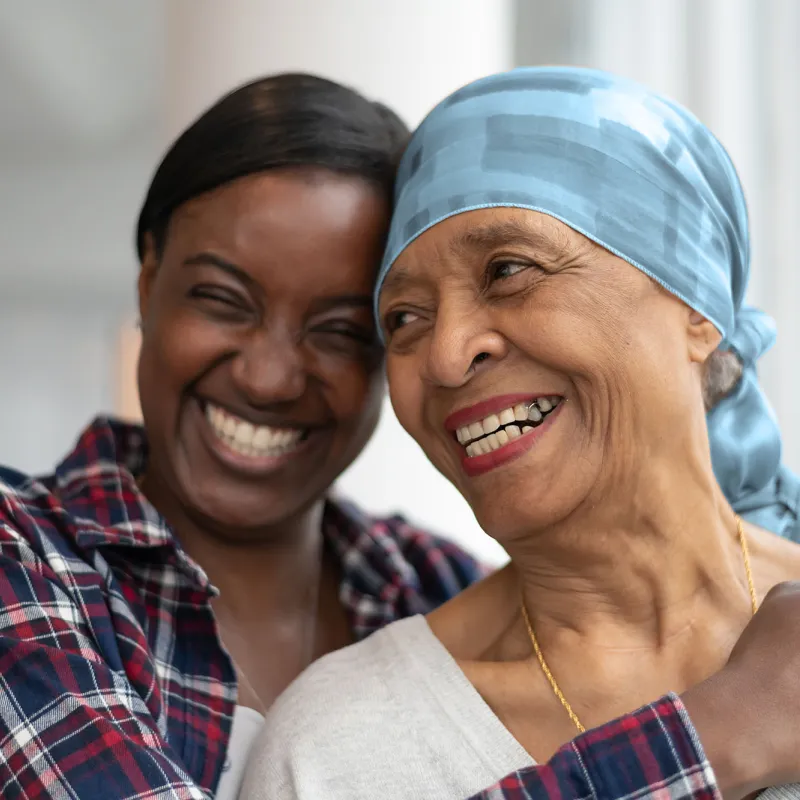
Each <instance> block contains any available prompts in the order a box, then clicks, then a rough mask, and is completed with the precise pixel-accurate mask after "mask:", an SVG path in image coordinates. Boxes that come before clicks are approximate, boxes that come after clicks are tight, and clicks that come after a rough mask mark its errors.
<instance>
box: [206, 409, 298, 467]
mask: <svg viewBox="0 0 800 800" xmlns="http://www.w3.org/2000/svg"><path fill="white" fill-rule="evenodd" d="M203 411H204V414H205V417H206V420H208V423H209V427H210V428H211V431H212V433H213V434H214V436H216V438H217V439H219V441H220V442H222V444H224V445H225V447H227V448H229V449H230V450H233V452H234V453H237V454H238V455H240V456H245V457H246V458H251V459H253V460H254V461H262V460H264V459H270V458H277V457H279V456H283V455H287V454H289V453H291V452H292V451H294V450H296V449H297V448H299V447H300V445H301V444H303V442H305V441H306V439H308V436H309V434H310V429H308V428H294V427H285V428H284V427H277V428H276V427H272V426H270V425H253V423H251V422H248V421H247V420H245V419H242V418H241V417H237V416H236V415H234V414H231V413H230V412H229V411H226V410H225V409H223V408H220V407H219V406H216V405H214V404H213V403H210V402H208V401H205V402H204V403H203Z"/></svg>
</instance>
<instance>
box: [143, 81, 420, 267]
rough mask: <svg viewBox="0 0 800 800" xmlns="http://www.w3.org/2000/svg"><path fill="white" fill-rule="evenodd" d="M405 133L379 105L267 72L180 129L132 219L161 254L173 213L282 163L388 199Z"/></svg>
mask: <svg viewBox="0 0 800 800" xmlns="http://www.w3.org/2000/svg"><path fill="white" fill-rule="evenodd" d="M408 136H409V131H408V128H407V127H406V125H405V124H404V123H403V122H402V120H401V119H400V118H399V117H398V116H397V115H396V114H395V113H394V112H393V111H390V110H389V109H388V108H386V106H383V105H381V104H380V103H376V102H372V101H370V100H367V99H366V98H365V97H362V96H361V95H360V94H358V93H357V92H355V91H353V90H352V89H348V88H347V87H345V86H341V85H339V84H338V83H334V82H333V81H329V80H325V79H324V78H318V77H315V76H314V75H303V74H284V75H272V76H269V77H266V78H261V79H259V80H256V81H253V82H252V83H248V84H246V85H244V86H241V87H240V88H238V89H236V90H235V91H233V92H231V93H230V94H228V95H226V96H225V97H223V98H222V99H221V100H219V101H218V102H217V103H215V104H214V105H213V106H212V107H211V108H209V109H208V110H207V111H206V112H205V113H204V114H203V115H202V116H201V117H200V118H199V119H197V120H196V121H195V122H194V123H193V124H192V125H191V126H190V127H189V128H188V129H187V130H185V131H184V132H183V133H182V134H181V135H180V136H179V137H178V139H177V140H176V141H175V143H174V144H173V145H172V147H170V149H169V150H168V151H167V154H166V155H165V156H164V158H163V160H162V161H161V164H160V165H159V167H158V169H157V170H156V174H155V176H154V177H153V181H152V183H151V184H150V188H149V189H148V192H147V197H146V198H145V201H144V205H143V206H142V210H141V212H140V214H139V222H138V225H137V229H136V249H137V251H138V254H139V258H140V259H141V258H142V257H143V255H144V241H145V234H146V233H148V232H149V233H151V234H152V235H153V238H154V239H155V246H156V250H157V252H158V253H159V254H161V252H162V251H163V247H164V243H165V239H166V234H167V228H168V226H169V220H170V217H171V216H172V214H173V212H174V211H175V209H176V208H178V207H179V206H181V205H183V204H184V203H185V202H187V201H188V200H191V199H192V198H194V197H197V196H198V195H201V194H203V193H205V192H208V191H211V190H212V189H216V188H217V187H218V186H222V185H223V184H226V183H229V182H231V181H233V180H236V179H237V178H242V177H244V176H246V175H251V174H253V173H256V172H262V171H264V170H269V169H274V168H276V167H287V166H308V167H323V168H325V169H329V170H332V171H334V172H339V173H344V174H351V175H357V176H360V177H363V178H365V179H367V180H369V181H371V182H373V183H374V184H376V185H377V186H378V187H379V188H380V189H381V190H383V191H384V192H385V193H386V195H387V197H388V198H389V200H390V201H391V196H392V191H393V187H394V179H395V173H396V171H397V165H398V161H399V159H400V155H401V154H402V151H403V149H404V148H405V145H406V143H407V141H408Z"/></svg>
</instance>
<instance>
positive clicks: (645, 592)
mask: <svg viewBox="0 0 800 800" xmlns="http://www.w3.org/2000/svg"><path fill="white" fill-rule="evenodd" d="M380 314H381V321H382V325H383V327H384V330H385V332H386V334H387V336H388V346H387V371H388V375H389V384H390V392H391V397H392V402H393V405H394V408H395V411H396V413H397V416H398V419H399V420H400V422H401V423H402V425H403V426H404V427H405V429H406V430H407V431H408V432H409V433H410V434H411V435H412V436H413V437H414V439H416V441H417V442H418V443H419V444H420V446H421V447H422V448H423V450H424V451H425V453H426V454H427V455H428V457H429V458H430V459H431V461H432V462H433V463H434V464H435V465H436V467H437V468H438V469H439V470H440V471H441V472H442V473H443V474H444V475H445V476H446V477H447V478H448V479H449V480H451V481H452V482H453V483H454V484H455V485H456V487H457V488H458V489H459V490H460V491H461V493H462V494H463V495H464V497H465V498H466V499H467V501H468V502H469V504H470V506H471V507H472V509H473V510H474V512H475V514H476V516H477V518H478V520H479V521H480V523H481V524H482V526H483V527H484V529H485V530H486V531H487V532H488V533H489V534H490V535H491V536H493V537H494V538H495V539H496V540H497V541H499V542H500V543H501V544H502V545H503V546H504V547H505V548H506V549H507V551H508V553H509V555H510V556H511V564H510V565H509V566H508V567H506V568H505V569H503V570H501V571H500V572H499V573H496V574H495V575H493V576H491V577H490V578H488V579H487V580H486V581H484V582H482V583H481V584H479V585H477V586H475V587H472V588H471V589H468V590H467V591H466V592H464V593H463V594H462V595H461V596H460V597H458V598H456V599H454V600H453V601H451V602H450V603H448V604H446V605H445V606H444V607H442V608H441V609H439V610H437V611H435V612H434V613H432V614H431V615H430V617H429V621H430V624H431V627H432V629H433V630H434V633H436V635H437V636H438V637H439V638H440V639H441V640H442V642H443V643H444V644H445V646H446V647H447V648H448V649H449V650H450V652H451V653H452V654H453V656H454V657H455V658H456V660H457V661H458V662H459V664H460V666H461V667H462V669H463V670H464V672H465V673H466V675H467V677H468V678H469V679H470V680H471V682H472V683H473V685H474V686H475V688H476V689H477V690H478V692H479V693H480V694H481V695H482V696H483V698H484V699H485V700H486V702H487V703H488V704H489V705H490V707H491V708H492V709H493V710H494V711H495V712H496V713H497V714H498V716H499V717H500V719H501V720H502V721H503V722H504V724H505V725H506V726H507V727H508V728H509V729H510V730H511V732H512V733H513V734H514V735H515V736H516V738H517V739H518V740H519V741H520V742H521V743H522V745H523V746H524V747H526V749H527V750H528V751H529V752H530V753H531V755H532V756H533V757H534V758H535V759H536V760H538V761H544V760H546V759H547V758H549V757H550V756H551V755H552V753H554V752H555V750H556V749H558V747H559V746H561V745H562V744H564V743H565V742H567V741H569V740H570V739H571V738H573V736H574V735H575V733H576V729H575V728H574V727H573V725H572V723H571V722H570V720H569V718H568V717H567V715H566V712H565V711H564V709H563V708H562V707H561V705H560V704H559V702H558V700H557V699H556V698H555V696H554V694H553V692H552V690H551V688H550V686H549V685H548V684H547V682H546V680H545V678H544V675H543V673H542V670H541V669H540V666H539V664H538V661H537V660H536V659H535V657H534V656H533V655H532V647H531V642H530V639H529V637H528V634H527V631H526V629H525V626H524V623H523V621H522V616H521V613H520V603H521V600H523V599H524V602H525V604H526V607H527V608H528V610H529V613H530V616H531V619H532V621H533V625H534V629H535V630H536V632H537V636H538V638H539V641H540V644H541V646H542V649H543V651H544V654H545V658H546V660H547V662H548V664H549V666H550V668H551V669H552V671H553V673H554V674H555V676H556V679H557V680H558V683H559V684H560V686H561V688H562V690H563V691H564V694H565V695H566V696H567V699H568V700H569V701H570V703H571V705H572V706H573V708H574V710H575V712H576V713H577V714H578V717H579V718H580V719H581V721H582V722H583V724H584V725H585V726H586V727H587V728H590V727H593V726H596V725H599V724H601V723H603V722H606V721H608V720H610V719H613V718H615V717H617V716H619V715H621V714H623V713H626V712H628V711H631V710H633V709H636V708H638V707H639V706H641V705H643V704H644V703H647V702H650V701H651V700H652V699H653V698H655V697H658V696H660V695H662V694H664V693H666V692H668V691H678V692H681V691H684V690H686V689H689V687H693V686H697V685H698V684H701V683H702V682H703V681H705V680H706V679H707V678H709V676H711V675H713V674H715V673H717V672H718V671H719V670H720V669H721V668H722V667H723V666H724V665H725V664H726V663H727V661H728V658H729V656H730V654H731V651H732V649H733V647H734V644H735V643H736V641H737V639H738V637H739V636H740V635H741V634H742V631H743V630H744V628H745V626H746V625H747V623H748V621H749V620H750V618H751V609H750V602H749V599H748V590H747V583H746V579H745V569H744V564H743V558H742V553H741V549H740V546H739V542H738V538H737V534H736V520H735V516H734V514H733V512H732V510H731V509H730V507H729V506H728V504H727V502H726V500H725V498H724V497H723V495H722V493H721V492H720V490H719V488H718V486H717V483H716V481H715V479H714V475H713V471H712V468H711V462H710V455H709V448H708V440H707V432H706V427H705V409H704V404H703V375H704V364H705V361H706V359H707V358H708V357H709V355H710V354H711V353H712V352H713V351H714V350H715V348H716V347H717V345H718V344H719V342H720V338H721V337H720V334H719V332H718V331H717V330H716V329H715V328H714V327H713V325H712V324H711V323H709V322H708V321H707V320H705V319H703V318H702V317H701V316H700V315H699V314H697V313H696V312H694V311H692V310H691V309H689V308H688V307H687V306H686V305H684V304H683V303H682V302H680V301H679V300H677V299H676V298H674V297H673V296H672V295H670V294H669V293H668V292H666V291H665V290H663V289H662V288H661V287H659V286H657V285H656V284H655V283H654V282H652V281H651V280H650V279H649V278H647V277H646V276H645V275H644V274H643V273H641V272H639V271H638V270H636V269H635V268H633V267H632V266H630V265H629V264H627V263H626V262H624V261H623V260H621V259H619V258H617V257H616V256H614V255H612V254H611V253H609V252H607V251H605V250H604V249H603V248H601V247H599V246H597V245H595V244H594V243H592V242H591V241H589V240H588V239H586V238H585V237H583V236H581V235H580V234H578V233H576V232H574V231H572V230H571V229H570V228H569V227H568V226H566V225H564V224H562V223H560V222H559V221H557V220H555V219H553V218H551V217H548V216H546V215H544V214H539V213H536V212H532V211H526V210H520V209H510V208H509V209H485V210H479V211H473V212H467V213H463V214H459V215H457V216H455V217H451V218H449V219H447V220H444V221H443V222H441V223H439V224H437V225H435V226H434V227H432V228H431V229H429V230H428V231H426V232H425V233H423V234H422V235H421V236H420V237H419V238H418V239H416V240H415V241H414V242H412V243H411V244H410V245H409V246H408V247H407V248H406V250H405V251H404V252H403V253H402V254H401V256H400V258H399V259H398V261H397V263H396V265H395V266H394V267H393V269H392V271H391V272H390V274H389V276H388V277H387V280H386V283H385V285H384V289H383V291H382V294H381V298H380ZM519 393H521V394H529V395H530V397H531V398H533V397H536V396H541V395H546V396H551V395H555V396H558V397H560V398H561V399H562V400H561V404H560V406H559V410H558V413H557V415H555V414H554V415H553V418H552V420H551V421H550V423H549V424H548V426H547V428H546V429H545V428H544V427H543V428H542V429H541V431H540V433H539V434H538V435H537V436H536V438H535V443H534V444H533V445H532V446H531V447H530V448H528V449H527V450H524V451H523V452H521V454H520V455H519V456H518V457H517V458H516V459H514V460H510V461H507V462H505V463H503V464H502V465H500V466H497V467H496V468H494V469H491V470H489V471H487V472H483V473H482V474H478V475H472V474H470V471H469V469H467V468H465V464H464V460H465V453H464V448H463V447H462V446H461V445H460V444H459V443H458V442H457V441H456V438H455V435H454V433H453V432H452V430H448V429H447V428H446V426H445V421H446V420H447V418H448V417H449V416H450V415H451V414H452V413H453V412H456V411H459V410H462V409H465V408H469V407H470V406H472V405H474V404H475V403H478V402H481V401H485V400H488V399H490V398H492V397H496V396H498V395H505V394H519ZM747 536H748V540H749V542H750V548H751V558H752V567H753V575H754V579H755V584H756V587H757V591H758V594H759V597H761V598H763V597H764V595H765V594H766V593H767V592H768V590H769V589H770V588H771V587H773V586H774V585H776V584H778V583H780V582H782V581H786V580H790V579H792V578H795V577H797V576H800V547H798V546H796V545H794V544H791V543H788V542H785V541H783V540H780V539H778V538H777V537H775V536H773V535H771V534H768V533H766V532H765V531H762V530H759V529H756V528H754V527H752V526H747Z"/></svg>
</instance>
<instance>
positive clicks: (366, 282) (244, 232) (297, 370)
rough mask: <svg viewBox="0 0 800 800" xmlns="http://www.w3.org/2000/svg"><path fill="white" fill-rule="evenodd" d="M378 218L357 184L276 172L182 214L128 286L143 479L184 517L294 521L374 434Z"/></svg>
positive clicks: (372, 193)
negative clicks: (135, 294)
mask: <svg viewBox="0 0 800 800" xmlns="http://www.w3.org/2000/svg"><path fill="white" fill-rule="evenodd" d="M388 215H389V209H388V204H387V201H386V200H385V199H384V198H383V196H382V195H381V193H380V192H379V191H378V189H377V188H375V187H373V186H372V185H371V184H370V183H368V182H366V181H364V180H363V179H360V178H356V177H349V176H343V175H337V174H334V173H332V172H329V171H326V170H305V171H297V170H292V171H289V170H273V171H269V172H265V173H260V174H257V175H253V176H249V177H246V178H242V179H239V180H236V181H234V182H232V183H230V184H227V185H225V186H222V187H220V188H218V189H216V190H214V191H212V192H209V193H207V194H206V195H203V196H201V197H199V198H196V199H194V200H191V201H189V202H187V203H186V204H185V205H183V206H181V207H180V208H178V209H177V210H176V211H175V213H174V214H173V216H172V219H171V220H170V224H169V229H168V231H167V236H166V242H165V245H164V248H163V253H162V254H161V256H160V257H158V254H157V253H156V252H155V250H154V247H153V245H152V243H150V244H149V245H148V251H147V253H146V255H145V258H144V259H143V263H142V270H141V275H140V280H139V290H140V305H141V317H142V325H143V342H142V351H141V356H140V361H139V389H140V395H141V405H142V412H143V415H144V420H145V426H146V429H147V435H148V440H149V445H150V471H149V473H148V479H150V478H154V479H156V480H158V482H159V483H160V484H161V491H164V489H166V490H167V491H169V492H170V493H172V494H173V495H174V496H175V499H176V500H177V502H179V503H180V504H181V506H183V507H184V508H185V509H186V510H187V511H188V512H189V513H192V514H194V515H195V516H199V517H201V518H203V519H205V521H206V522H211V523H213V524H214V525H215V526H218V527H222V528H224V529H227V530H241V531H242V535H244V536H246V535H247V531H248V530H251V531H256V530H258V529H259V528H263V527H265V526H268V525H272V524H276V523H279V522H280V521H281V520H282V519H285V518H288V517H290V516H291V515H293V514H295V513H298V512H300V511H302V510H303V509H304V508H306V507H308V506H309V505H310V504H312V503H313V502H314V501H316V500H318V499H319V497H320V496H321V495H322V494H323V493H324V492H325V491H326V490H327V489H328V487H329V486H330V484H331V483H332V482H333V481H334V480H335V479H336V478H337V477H338V476H339V474H340V473H341V472H342V471H343V470H344V469H345V468H346V467H347V466H348V465H349V464H350V463H351V462H352V461H353V459H354V458H355V457H356V456H357V455H358V454H359V453H360V451H361V450H362V448H363V447H364V445H365V444H366V442H367V440H368V439H369V437H370V435H371V434H372V432H373V430H374V428H375V425H376V423H377V420H378V416H379V412H380V407H381V400H382V395H383V371H382V351H381V348H380V346H379V343H378V338H377V336H376V331H375V328H374V324H373V319H372V314H371V292H372V285H373V281H374V278H375V273H376V270H377V266H378V263H379V261H380V257H381V250H382V246H383V241H384V237H385V233H386V226H387V222H388Z"/></svg>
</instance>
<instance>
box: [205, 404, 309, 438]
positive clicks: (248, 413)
mask: <svg viewBox="0 0 800 800" xmlns="http://www.w3.org/2000/svg"><path fill="white" fill-rule="evenodd" d="M199 399H200V403H201V404H202V405H203V406H205V405H206V404H207V403H210V404H211V405H212V406H216V407H217V408H221V409H222V410H223V411H225V412H226V413H228V414H231V415H232V416H234V417H238V418H239V419H243V420H244V421H245V422H249V423H250V424H251V425H254V426H256V427H260V426H262V425H263V426H265V427H268V428H295V429H298V430H308V429H310V428H322V427H324V423H319V422H303V421H301V420H298V419H288V418H287V417H285V416H283V415H282V414H275V413H264V414H258V413H257V412H256V413H254V412H253V410H252V409H246V410H244V409H239V408H232V407H231V406H229V405H227V404H226V403H220V402H218V401H216V400H209V399H208V398H205V397H200V398H199Z"/></svg>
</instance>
